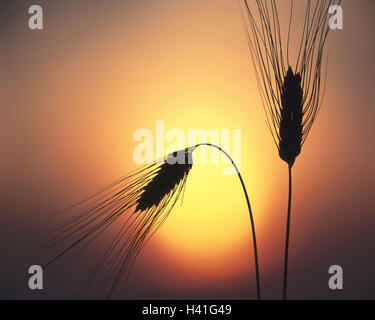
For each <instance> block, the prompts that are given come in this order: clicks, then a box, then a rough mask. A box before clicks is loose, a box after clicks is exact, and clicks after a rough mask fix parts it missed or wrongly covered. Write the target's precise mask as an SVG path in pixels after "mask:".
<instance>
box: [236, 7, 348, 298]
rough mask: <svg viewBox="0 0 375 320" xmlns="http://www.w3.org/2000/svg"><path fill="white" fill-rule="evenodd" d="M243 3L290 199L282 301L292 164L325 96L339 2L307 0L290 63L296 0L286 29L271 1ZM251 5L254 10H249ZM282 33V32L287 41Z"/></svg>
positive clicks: (259, 78) (267, 116) (265, 108)
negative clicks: (325, 65) (332, 21)
mask: <svg viewBox="0 0 375 320" xmlns="http://www.w3.org/2000/svg"><path fill="white" fill-rule="evenodd" d="M243 1H244V6H245V10H246V16H247V18H248V19H247V22H246V21H245V29H246V32H247V36H248V44H249V48H250V52H251V57H252V61H253V65H254V70H255V73H256V77H257V82H258V86H259V91H260V95H261V98H262V102H263V107H264V110H265V113H266V120H267V124H268V127H269V129H270V132H271V135H272V138H273V140H274V142H275V145H276V147H277V148H278V151H279V155H280V158H281V159H282V160H284V161H285V162H286V163H287V164H288V171H289V197H288V212H287V230H286V241H285V258H284V280H283V299H286V297H287V280H288V279H287V278H288V251H289V230H290V220H291V219H290V217H291V197H292V167H293V165H294V163H295V161H296V158H297V157H298V156H299V154H300V153H301V148H302V146H303V144H304V143H305V141H306V139H307V136H308V134H309V132H310V130H311V128H312V126H313V124H314V122H315V120H316V117H317V115H318V112H319V108H320V105H321V101H322V99H323V96H324V92H323V93H322V92H321V76H322V73H323V72H324V71H323V72H322V60H323V52H324V46H325V44H326V40H327V36H328V33H329V31H330V29H329V25H328V21H329V17H328V12H329V8H330V7H331V6H332V5H335V4H338V5H339V4H340V3H341V0H316V1H310V0H307V2H306V12H305V14H304V16H305V18H304V22H303V24H301V25H299V26H296V28H298V29H299V30H301V31H302V36H301V39H300V40H299V43H297V44H298V47H299V49H298V50H297V51H296V52H295V53H294V56H296V61H295V63H293V64H292V63H291V61H290V59H289V53H290V50H289V47H290V45H289V42H290V39H292V38H294V37H293V36H291V34H292V33H293V11H294V1H293V0H291V1H290V4H291V6H290V17H289V18H288V20H287V21H286V24H285V25H286V26H287V28H285V30H284V31H285V32H282V25H281V23H280V19H279V14H278V9H277V4H276V1H275V0H254V1H251V0H243ZM280 2H281V1H280ZM251 3H252V4H253V5H254V6H255V7H256V8H253V9H252V7H251ZM283 5H285V3H284V2H283ZM244 17H245V15H243V18H244ZM283 34H285V35H286V38H285V39H283V36H282V35H283ZM284 40H285V43H284ZM283 43H284V44H283ZM292 66H294V67H293V68H292ZM323 91H324V90H323Z"/></svg>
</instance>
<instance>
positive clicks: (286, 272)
mask: <svg viewBox="0 0 375 320" xmlns="http://www.w3.org/2000/svg"><path fill="white" fill-rule="evenodd" d="M291 205H292V166H289V198H288V218H287V223H286V239H285V258H284V263H285V264H284V286H283V300H286V293H287V285H288V255H289V233H290V209H291Z"/></svg>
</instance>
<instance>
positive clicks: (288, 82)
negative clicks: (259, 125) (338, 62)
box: [279, 67, 303, 167]
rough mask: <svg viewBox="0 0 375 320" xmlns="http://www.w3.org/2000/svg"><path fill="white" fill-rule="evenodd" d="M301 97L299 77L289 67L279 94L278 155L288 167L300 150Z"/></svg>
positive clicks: (291, 165)
mask: <svg viewBox="0 0 375 320" xmlns="http://www.w3.org/2000/svg"><path fill="white" fill-rule="evenodd" d="M302 95H303V92H302V87H301V75H300V74H299V73H297V74H294V72H293V70H292V68H291V67H289V70H288V72H287V74H286V76H285V78H284V83H283V88H282V92H281V109H280V115H281V119H280V129H279V136H280V142H279V155H280V158H281V159H283V160H284V161H285V162H286V163H288V165H289V166H290V167H293V164H294V162H295V161H296V158H297V157H298V156H299V154H300V153H301V148H302V136H303V132H302V131H303V128H302V118H303V112H302Z"/></svg>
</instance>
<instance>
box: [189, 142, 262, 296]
mask: <svg viewBox="0 0 375 320" xmlns="http://www.w3.org/2000/svg"><path fill="white" fill-rule="evenodd" d="M200 146H209V147H213V148H216V149H218V150H219V151H221V152H222V153H224V154H225V155H226V156H227V158H228V159H229V160H230V161H231V162H232V165H233V167H234V169H235V170H236V172H237V175H238V178H239V179H240V181H241V185H242V188H243V191H244V193H245V197H246V202H247V207H248V210H249V215H250V222H251V229H252V235H253V244H254V260H255V275H256V285H257V299H258V300H260V299H261V296H260V275H259V263H258V249H257V240H256V235H255V223H254V217H253V213H252V210H251V205H250V200H249V195H248V194H247V190H246V187H245V183H244V181H243V179H242V176H241V174H240V171H239V170H238V168H237V166H236V164H235V163H234V161H233V159H232V158H231V157H230V156H229V154H228V153H227V152H225V151H224V150H223V149H221V148H220V147H218V146H215V145H213V144H211V143H201V144H198V145H196V146H195V147H194V149H193V151H194V150H195V149H196V148H198V147H200Z"/></svg>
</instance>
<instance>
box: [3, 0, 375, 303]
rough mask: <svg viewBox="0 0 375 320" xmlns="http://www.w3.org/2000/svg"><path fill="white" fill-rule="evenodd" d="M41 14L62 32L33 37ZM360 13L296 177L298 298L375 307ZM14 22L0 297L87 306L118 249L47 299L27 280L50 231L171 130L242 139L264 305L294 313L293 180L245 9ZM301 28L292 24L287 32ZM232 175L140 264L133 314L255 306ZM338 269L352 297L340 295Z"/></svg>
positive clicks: (123, 5) (57, 5)
mask: <svg viewBox="0 0 375 320" xmlns="http://www.w3.org/2000/svg"><path fill="white" fill-rule="evenodd" d="M277 2H278V3H283V4H284V1H277ZM301 2H304V0H301ZM36 3H38V4H40V5H42V7H43V9H44V23H45V28H44V30H36V31H31V30H29V29H28V27H27V19H28V14H27V9H28V7H29V6H30V5H31V4H36ZM285 3H288V5H289V3H290V2H289V1H285ZM343 8H344V30H340V31H333V32H331V33H330V35H329V39H328V45H327V51H326V52H327V53H328V54H329V64H328V77H327V87H326V96H325V100H324V103H323V106H322V109H321V112H320V114H319V118H318V121H317V122H316V124H315V126H314V127H313V129H312V132H311V134H310V136H309V138H308V140H307V142H306V144H305V145H304V147H303V151H302V154H301V156H300V157H299V158H298V159H297V162H296V165H295V169H294V194H293V209H292V227H291V228H292V229H291V247H290V283H289V290H290V298H300V299H305V298H306V299H315V298H323V299H336V298H338V299H349V298H374V297H375V280H374V279H375V277H374V269H375V259H374V249H375V245H374V242H375V236H374V234H373V229H374V225H375V224H374V222H375V218H374V209H375V205H374V199H373V193H374V191H373V190H374V178H375V174H374V173H375V172H374V166H373V159H374V150H375V148H374V143H373V139H374V137H373V133H372V127H373V120H374V116H375V111H374V103H373V97H372V96H373V87H374V85H373V76H374V74H375V67H374V64H373V61H372V60H373V57H374V56H375V55H374V54H375V44H374V41H373V40H371V39H373V30H374V27H375V19H374V18H375V17H374V14H375V3H374V1H373V0H357V1H354V0H343ZM0 12H1V13H0V30H1V31H0V40H1V44H2V45H1V50H0V65H1V72H0V99H1V100H0V101H1V108H2V117H1V143H2V155H3V156H2V157H1V158H2V159H1V172H2V177H4V178H3V179H1V180H2V184H1V189H2V195H3V198H2V204H3V205H2V211H3V212H2V213H1V232H0V234H1V238H0V239H1V246H0V248H1V256H2V258H1V262H0V265H1V269H0V271H1V275H0V297H1V298H35V299H42V298H69V297H72V296H73V293H74V292H75V288H76V287H77V286H79V284H81V281H84V280H85V276H87V274H89V272H90V270H91V269H90V267H91V266H92V265H93V264H94V263H95V261H96V259H97V258H99V257H100V255H98V254H97V252H98V251H99V249H100V243H99V244H97V245H96V246H93V248H91V249H90V250H89V251H88V253H87V256H86V258H82V259H81V260H80V259H78V260H77V261H73V262H72V264H71V265H70V266H69V267H68V268H67V269H66V270H63V271H62V272H61V273H60V274H59V275H58V276H57V277H56V278H55V279H52V280H51V281H49V282H48V283H47V284H46V286H45V290H43V292H31V291H30V290H29V289H28V287H27V277H28V275H27V269H28V267H29V266H30V265H32V264H42V263H43V262H44V261H43V256H42V255H41V254H40V244H41V242H40V241H39V240H38V239H39V238H40V235H41V234H44V233H46V232H48V231H50V230H51V228H53V220H51V218H49V217H48V216H49V215H50V214H52V213H54V212H56V211H58V210H60V209H62V208H64V207H66V206H68V205H70V204H71V203H74V202H76V201H78V200H80V199H82V198H84V197H86V196H87V195H90V194H91V193H92V192H94V191H95V190H97V189H98V188H99V187H102V186H104V185H106V184H108V183H109V182H111V181H112V180H114V179H115V178H118V177H120V176H122V175H123V174H124V173H126V172H129V171H131V170H132V169H134V168H135V167H136V165H135V164H134V161H133V149H134V147H135V146H136V142H134V141H133V133H134V131H135V130H137V129H139V128H147V129H150V130H151V131H154V130H155V121H157V120H162V121H165V126H166V129H172V128H178V129H181V130H182V131H183V132H185V133H186V132H187V131H188V129H199V128H203V129H206V130H208V129H211V128H217V129H241V132H242V159H241V162H242V166H241V171H242V173H243V176H244V179H245V182H246V185H247V187H248V191H249V194H250V197H251V202H252V206H253V209H254V214H255V220H256V225H257V234H258V238H259V240H258V242H259V251H260V265H261V273H262V274H261V276H262V285H263V291H264V297H265V298H270V299H271V298H279V297H280V296H281V289H282V287H281V286H282V281H281V280H282V278H281V274H282V262H283V249H284V232H285V218H286V209H287V166H286V165H285V164H284V163H283V162H282V161H281V160H280V159H279V158H278V155H277V150H276V148H275V146H274V144H273V141H272V139H271V136H270V134H269V132H268V129H267V126H266V123H265V116H264V112H263V109H262V106H261V101H260V97H259V92H258V88H257V85H256V80H255V75H254V71H253V67H252V64H251V59H250V53H249V50H248V47H247V43H246V37H245V32H244V30H243V25H242V19H241V15H240V10H239V7H238V4H237V1H234V0H179V1H171V0H136V1H135V0H134V1H125V0H122V1H120V0H111V1H108V0H107V1H104V0H101V1H99V0H90V1H88V0H65V1H41V0H39V1H18V0H13V1H7V0H6V1H4V0H2V1H1V2H0ZM288 12H289V7H288V6H284V7H280V15H281V18H280V19H281V24H282V26H283V27H285V26H286V25H287V23H288V16H287V14H288ZM295 14H296V16H299V17H301V16H302V15H303V12H302V11H300V10H296V12H295ZM297 21H298V20H297ZM296 24H298V22H296ZM296 28H297V27H296ZM292 43H293V44H292V47H291V50H292V51H293V52H295V50H297V47H298V39H297V38H296V37H293V36H292ZM229 152H232V150H229ZM221 172H222V171H221V166H220V165H219V166H204V165H202V166H201V165H197V166H196V167H195V168H193V170H192V172H191V175H190V176H189V180H188V184H187V190H186V195H185V198H184V203H183V206H182V207H180V206H179V205H178V206H177V207H176V208H175V210H174V211H173V212H172V215H171V217H170V218H169V219H168V220H167V222H166V223H165V225H164V226H163V227H162V228H161V230H160V231H159V232H158V233H157V235H156V236H155V237H154V238H153V239H152V241H151V242H150V243H149V244H148V245H147V246H146V248H145V250H144V251H143V252H142V254H141V255H140V257H139V259H138V261H137V263H136V266H135V269H134V272H133V273H132V277H131V278H130V280H129V286H128V291H127V292H126V294H125V295H124V297H123V298H210V299H215V298H241V299H248V298H254V297H255V283H254V280H255V279H254V265H253V256H252V247H251V246H250V245H251V242H250V225H249V221H248V214H247V210H246V202H245V199H244V197H243V194H242V190H241V186H240V184H239V182H238V181H237V178H236V177H233V176H223V175H222V173H221ZM334 264H339V265H341V266H342V267H343V269H344V290H343V291H342V292H332V291H330V290H329V289H328V285H327V283H328V278H329V276H328V268H329V266H331V265H334ZM88 296H90V292H89V293H88Z"/></svg>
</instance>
